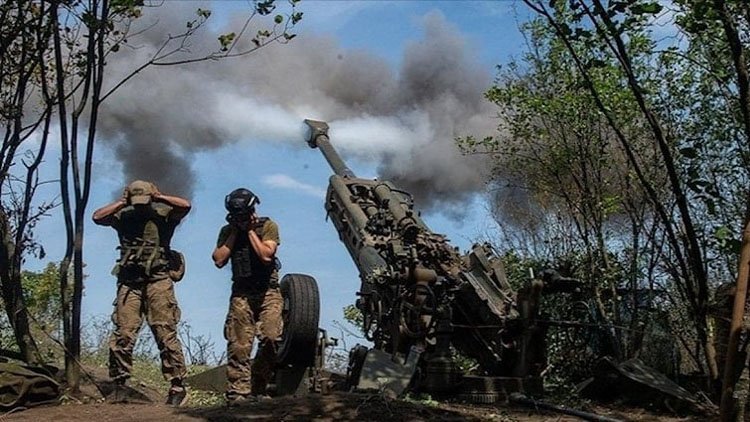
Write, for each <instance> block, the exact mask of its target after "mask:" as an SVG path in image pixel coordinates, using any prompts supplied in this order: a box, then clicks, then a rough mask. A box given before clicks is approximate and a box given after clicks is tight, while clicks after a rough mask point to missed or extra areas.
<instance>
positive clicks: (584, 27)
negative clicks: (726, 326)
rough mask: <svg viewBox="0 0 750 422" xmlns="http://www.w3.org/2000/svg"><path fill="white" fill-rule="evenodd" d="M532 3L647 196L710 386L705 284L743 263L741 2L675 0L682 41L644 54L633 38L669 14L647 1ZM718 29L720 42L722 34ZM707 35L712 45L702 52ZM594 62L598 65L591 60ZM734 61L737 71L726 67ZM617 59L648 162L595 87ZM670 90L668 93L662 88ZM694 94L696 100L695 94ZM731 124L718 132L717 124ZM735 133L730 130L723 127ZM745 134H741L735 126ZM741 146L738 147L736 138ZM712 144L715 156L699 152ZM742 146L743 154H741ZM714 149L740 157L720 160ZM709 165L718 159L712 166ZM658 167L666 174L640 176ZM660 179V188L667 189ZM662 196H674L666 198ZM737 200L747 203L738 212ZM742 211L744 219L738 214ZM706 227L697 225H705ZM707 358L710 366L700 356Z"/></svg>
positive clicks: (713, 368) (713, 370)
mask: <svg viewBox="0 0 750 422" xmlns="http://www.w3.org/2000/svg"><path fill="white" fill-rule="evenodd" d="M525 3H526V4H527V5H528V6H529V7H530V8H531V9H532V10H533V11H534V12H536V13H538V14H539V16H541V17H542V18H543V19H544V20H545V22H546V24H547V26H548V28H550V29H551V30H552V31H554V33H555V36H556V38H557V39H558V40H559V41H560V42H561V43H562V44H563V45H564V46H565V48H566V50H567V53H568V54H569V57H570V58H571V60H572V61H573V63H574V65H575V69H576V70H577V72H578V73H579V75H580V77H581V79H582V81H583V83H584V86H585V87H586V88H587V90H588V92H589V94H590V95H591V98H592V99H593V101H594V104H595V105H596V108H597V109H598V111H599V112H600V113H601V114H602V116H603V117H604V118H605V120H606V122H607V125H608V127H609V129H610V130H611V131H612V133H613V138H614V139H616V140H617V142H618V143H619V145H620V147H621V148H622V150H623V152H624V153H625V157H626V159H627V163H628V165H629V166H630V168H632V171H633V175H634V178H633V181H634V182H635V183H637V186H638V187H639V189H642V190H643V192H644V193H645V197H646V198H647V199H648V202H649V204H650V206H651V209H652V213H653V216H654V221H655V222H657V223H658V227H659V231H660V233H662V234H663V237H664V243H663V247H664V249H663V253H662V257H661V259H660V265H661V268H662V270H663V271H664V274H665V276H668V277H669V281H670V285H672V286H673V287H674V288H673V289H672V291H674V293H675V295H676V296H675V298H674V299H675V300H674V303H679V304H684V306H685V308H684V310H685V312H684V315H685V316H686V317H688V318H689V319H690V320H691V322H692V326H693V329H694V330H695V334H696V336H697V339H698V341H697V342H696V343H695V344H696V350H695V353H694V354H693V356H694V357H695V358H696V363H697V364H698V365H699V367H702V368H705V370H706V371H707V372H708V374H709V375H710V377H711V378H712V379H717V378H718V368H717V365H716V362H715V359H714V351H713V346H712V344H711V341H710V338H709V330H708V314H707V310H708V300H709V292H710V280H721V279H722V278H723V279H724V280H726V275H727V274H728V273H731V272H732V271H731V270H729V271H725V270H726V268H727V266H726V265H725V264H724V263H726V262H727V260H726V259H725V258H724V256H726V255H727V254H729V256H732V257H734V258H735V259H736V256H737V255H736V253H737V250H736V248H735V246H736V245H738V244H739V242H738V239H737V238H736V237H733V236H731V235H730V234H729V233H731V228H732V227H741V226H742V225H741V224H740V222H742V221H743V220H744V221H746V220H747V215H748V213H747V211H746V210H747V201H748V191H747V186H748V184H747V181H748V169H749V168H750V167H748V166H747V160H746V153H741V152H739V151H740V150H741V149H744V150H745V151H746V150H747V140H748V139H750V138H748V137H747V134H748V133H750V132H748V130H747V128H748V127H750V126H748V125H747V122H748V120H747V116H748V114H747V113H746V111H745V110H746V109H747V104H748V103H747V98H748V97H747V95H748V94H747V92H748V87H747V71H746V65H747V62H746V61H747V58H746V57H745V54H744V46H743V41H742V40H743V39H747V38H746V37H745V36H744V35H742V34H739V32H738V31H739V29H738V28H747V25H746V24H747V22H746V18H747V16H748V14H747V7H748V6H747V4H745V3H743V2H729V3H727V2H723V1H714V2H709V1H700V2H675V4H674V6H675V7H676V9H674V10H671V11H670V12H671V16H674V17H675V20H674V22H673V24H674V25H675V26H674V28H675V29H676V30H679V31H682V33H681V34H680V35H682V36H683V37H685V38H683V39H685V40H686V41H687V44H686V46H685V45H682V44H680V43H676V44H673V45H665V44H666V42H665V41H664V40H663V39H662V40H660V41H661V42H660V43H657V42H656V40H655V38H654V37H653V36H650V37H647V38H646V39H645V41H647V42H648V43H649V44H650V45H649V46H648V48H646V49H645V50H643V49H640V50H639V49H638V48H637V44H634V43H633V41H634V40H637V39H638V38H639V34H643V33H646V34H648V28H649V25H651V23H652V22H653V20H654V19H657V18H659V13H660V12H661V11H662V10H663V7H662V6H661V5H660V4H659V3H656V2H651V1H637V0H628V1H601V0H594V1H592V2H584V1H577V0H573V1H568V2H551V3H550V6H548V5H547V4H546V3H545V2H541V1H532V0H526V1H525ZM719 28H723V35H722V36H717V35H719V34H720V32H718V31H717V29H719ZM706 40H708V41H709V43H708V44H707V45H706V44H703V45H701V43H702V42H704V41H706ZM591 57H601V58H603V59H599V60H590V58H591ZM727 62H731V63H733V64H734V67H733V68H734V72H727V68H724V69H721V64H722V63H727ZM606 63H615V64H616V65H617V68H618V69H619V71H620V72H621V75H622V77H621V78H620V79H619V83H620V84H621V85H622V86H623V87H624V88H626V89H627V91H628V95H629V96H631V97H632V101H633V105H634V108H633V110H634V111H637V113H638V116H639V120H640V121H642V122H643V125H644V128H645V129H646V130H647V131H648V141H649V142H650V144H651V145H652V146H653V147H654V151H655V155H653V156H651V155H647V156H644V155H643V154H642V153H641V152H640V151H639V150H638V149H637V148H635V146H636V144H635V143H634V138H632V137H631V136H629V135H628V133H627V132H626V130H625V125H624V124H623V121H621V120H620V119H618V116H617V108H616V104H615V103H613V99H612V97H611V96H609V95H607V94H608V93H607V92H606V91H605V90H602V89H601V86H600V85H598V84H597V83H596V80H595V75H596V73H597V72H598V71H599V69H600V68H601V65H602V64H605V65H606ZM665 86H666V89H664V88H665ZM696 94H697V95H696ZM712 119H716V120H715V121H718V122H721V123H722V124H726V126H722V127H721V129H718V128H717V130H713V129H710V130H709V131H706V128H714V127H715V126H714V125H715V121H714V120H712ZM727 126H728V128H727ZM739 128H742V129H740V130H739V132H740V133H743V132H744V134H745V135H744V136H742V137H737V136H736V134H737V133H738V129H739ZM738 141H739V142H740V143H738ZM700 145H705V146H706V148H705V150H706V151H708V152H709V153H708V154H706V156H702V155H701V154H700V152H703V150H701V149H700V148H698V146H700ZM738 146H740V149H737V147H738ZM717 151H723V152H726V151H735V153H734V154H730V155H728V156H726V155H724V156H720V157H717V155H719V154H717V153H716V152H717ZM711 158H718V159H715V160H712V159H711ZM654 160H656V162H657V163H658V166H659V168H660V169H661V177H659V178H657V179H656V181H655V180H654V179H653V178H652V177H649V175H648V173H647V172H645V171H644V170H645V169H646V168H649V166H650V164H652V163H653V162H654ZM662 181H663V183H662ZM664 193H666V194H667V196H665V195H664ZM738 201H739V204H742V206H740V207H738ZM738 208H744V210H745V211H744V212H743V213H741V214H739V215H738V214H737V212H736V210H737V209H738ZM698 222H699V223H698ZM700 355H703V359H700Z"/></svg>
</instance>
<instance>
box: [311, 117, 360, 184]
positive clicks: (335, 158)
mask: <svg viewBox="0 0 750 422" xmlns="http://www.w3.org/2000/svg"><path fill="white" fill-rule="evenodd" d="M305 124H306V125H307V127H308V129H309V130H310V134H309V136H308V138H307V144H308V145H310V148H320V151H321V152H322V153H323V156H324V157H326V161H328V164H329V165H330V166H331V168H332V169H333V172H334V173H336V174H337V175H339V176H342V177H352V178H353V177H356V176H355V175H354V172H353V171H352V170H351V169H350V168H349V167H348V166H347V165H346V163H344V160H342V159H341V157H340V156H339V153H338V152H336V149H335V148H333V145H331V141H330V140H329V139H328V123H326V122H321V121H319V120H310V119H305Z"/></svg>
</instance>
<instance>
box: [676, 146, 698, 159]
mask: <svg viewBox="0 0 750 422" xmlns="http://www.w3.org/2000/svg"><path fill="white" fill-rule="evenodd" d="M680 154H682V156H683V157H685V158H696V157H698V150H696V149H695V148H693V147H685V148H680Z"/></svg>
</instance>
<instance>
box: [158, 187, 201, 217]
mask: <svg viewBox="0 0 750 422" xmlns="http://www.w3.org/2000/svg"><path fill="white" fill-rule="evenodd" d="M151 198H152V199H153V200H154V201H159V202H163V203H165V204H167V205H171V206H172V207H173V208H174V210H173V211H172V215H171V216H172V217H174V218H177V219H180V218H182V217H184V216H185V215H187V213H188V212H190V208H191V207H192V205H191V204H190V201H188V200H187V199H185V198H180V197H179V196H174V195H165V194H163V193H161V192H159V191H158V190H157V191H156V192H154V193H153V194H152V195H151Z"/></svg>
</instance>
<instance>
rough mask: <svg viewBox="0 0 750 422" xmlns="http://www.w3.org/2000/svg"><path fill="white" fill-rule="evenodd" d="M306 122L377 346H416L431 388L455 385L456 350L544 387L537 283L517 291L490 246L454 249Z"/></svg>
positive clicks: (525, 383)
mask: <svg viewBox="0 0 750 422" xmlns="http://www.w3.org/2000/svg"><path fill="white" fill-rule="evenodd" d="M305 123H306V124H307V126H308V127H309V129H310V131H309V137H308V139H307V142H308V144H309V145H310V147H312V148H318V149H320V151H321V152H322V153H323V155H324V157H325V158H326V160H327V161H328V163H329V164H330V166H331V168H332V169H333V172H334V174H333V175H332V176H331V177H330V183H329V186H328V191H327V195H326V201H325V209H326V211H327V214H328V216H329V218H330V219H331V221H332V222H333V225H334V226H335V227H336V230H337V231H338V234H339V237H340V239H341V241H342V242H343V243H344V245H345V246H346V248H347V250H348V251H349V254H350V255H351V258H352V260H353V261H354V263H355V265H356V266H357V268H358V269H359V273H360V281H361V285H360V289H359V292H358V293H357V294H358V296H359V298H358V299H357V301H356V307H357V308H358V309H359V310H360V311H361V312H362V316H363V318H364V323H363V331H364V333H365V336H366V338H367V339H368V340H370V341H372V343H373V345H374V349H377V351H378V353H379V354H385V355H387V356H389V359H390V360H391V361H392V362H396V363H401V364H405V363H406V362H407V360H409V361H413V358H410V357H409V355H410V354H412V353H419V354H420V355H419V363H418V364H417V367H418V374H419V375H418V376H417V377H416V379H412V380H411V384H410V385H411V386H412V387H414V388H416V389H419V390H422V391H427V392H430V393H432V394H436V393H437V394H451V393H455V392H456V391H455V388H456V386H457V385H460V384H461V382H457V381H459V377H460V373H459V372H458V371H457V369H456V366H455V365H454V364H453V359H452V348H454V349H456V350H458V351H459V352H460V353H461V354H463V355H464V356H468V357H470V358H473V359H474V360H476V362H477V363H478V364H479V366H480V368H481V371H482V372H483V375H485V376H489V377H498V378H504V379H505V378H508V379H512V380H513V383H514V384H515V385H517V386H518V387H517V388H518V389H521V390H524V391H527V392H529V391H531V392H534V391H535V390H536V391H538V390H541V372H542V370H543V369H544V368H545V367H546V354H545V349H546V341H545V336H546V327H545V326H543V325H541V324H537V323H536V316H537V313H538V303H539V297H540V294H541V290H542V286H543V283H542V282H541V281H538V280H534V281H530V282H528V285H527V286H525V287H524V288H522V289H520V290H517V291H516V290H514V289H513V288H512V287H511V285H510V284H509V283H508V280H507V278H506V275H505V270H504V268H503V265H502V263H501V261H500V259H499V258H498V256H497V255H496V254H495V252H494V251H493V250H492V248H491V247H490V246H489V245H488V244H484V245H480V244H475V245H474V246H473V247H472V249H471V251H469V252H468V253H467V254H465V255H462V254H460V253H459V251H458V250H457V249H456V248H454V247H452V246H451V245H450V243H449V242H448V239H447V238H446V237H445V236H443V235H441V234H437V233H434V232H432V231H431V230H430V229H429V228H428V227H427V225H426V224H425V223H424V221H422V219H421V217H420V214H419V213H418V212H417V211H416V210H415V209H414V202H413V199H412V196H411V195H410V194H409V193H407V192H405V191H403V190H400V189H398V188H397V187H396V186H394V185H393V184H392V183H390V182H387V181H379V180H370V179H362V178H358V177H357V176H356V175H355V174H354V172H352V170H351V169H349V167H347V165H346V164H345V163H344V161H343V160H342V159H341V157H340V156H339V154H338V153H337V152H336V150H335V149H334V148H333V146H332V145H331V142H330V140H329V138H328V125H327V124H326V123H325V122H320V121H314V120H305ZM381 352H383V353H381ZM412 356H413V355H412ZM364 361H365V358H364V354H363V353H361V350H360V351H359V352H356V353H355V352H354V351H353V352H352V353H351V355H350V378H354V379H351V380H350V383H351V385H353V386H356V385H358V383H359V379H358V378H359V377H360V374H362V376H365V374H364V373H365V372H366V371H367V368H366V365H365V363H364ZM363 365H365V370H364V371H363ZM480 381H481V380H480ZM481 382H483V381H481ZM405 387H406V385H404V388H405ZM477 393H478V394H483V392H482V391H478V392H477ZM470 394H471V393H470Z"/></svg>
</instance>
